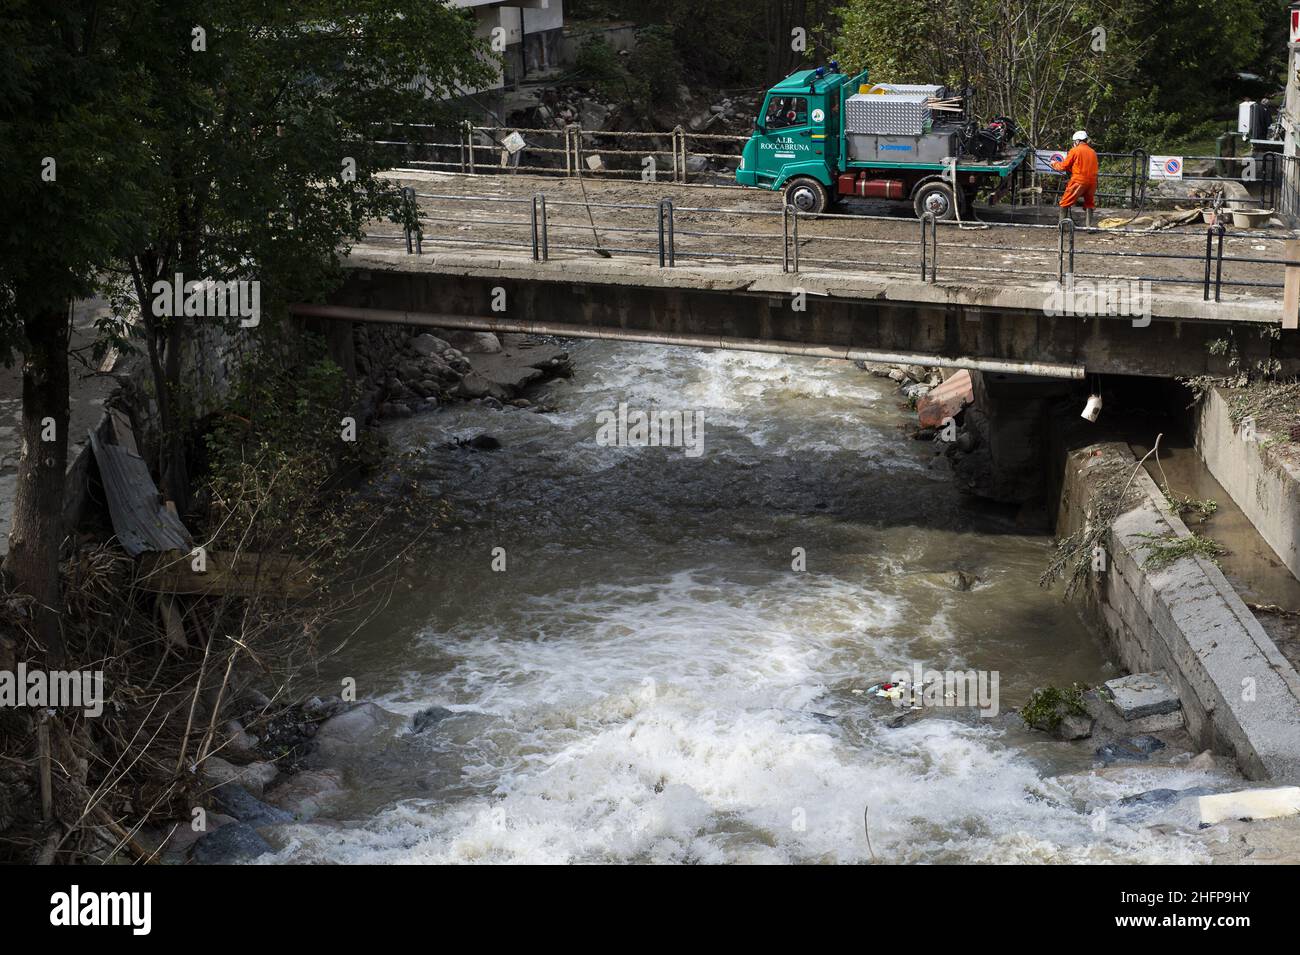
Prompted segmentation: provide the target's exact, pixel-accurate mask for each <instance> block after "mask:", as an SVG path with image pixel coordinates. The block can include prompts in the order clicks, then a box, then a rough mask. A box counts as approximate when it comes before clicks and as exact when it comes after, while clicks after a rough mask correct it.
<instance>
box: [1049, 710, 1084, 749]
mask: <svg viewBox="0 0 1300 955" xmlns="http://www.w3.org/2000/svg"><path fill="white" fill-rule="evenodd" d="M1092 725H1093V719H1092V717H1091V716H1080V715H1079V714H1078V713H1066V714H1064V715H1063V716H1062V717H1061V722H1059V723H1057V724H1056V728H1055V729H1054V730H1052V735H1053V736H1055V737H1056V738H1057V739H1059V740H1064V741H1066V742H1068V741H1070V740H1076V739H1087V738H1088V737H1089V736H1091V735H1092Z"/></svg>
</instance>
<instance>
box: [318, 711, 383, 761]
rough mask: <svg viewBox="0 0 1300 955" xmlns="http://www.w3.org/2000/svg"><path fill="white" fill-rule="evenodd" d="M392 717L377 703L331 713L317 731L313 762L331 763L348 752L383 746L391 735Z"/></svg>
mask: <svg viewBox="0 0 1300 955" xmlns="http://www.w3.org/2000/svg"><path fill="white" fill-rule="evenodd" d="M392 718H393V717H392V714H390V713H389V712H388V711H387V710H385V709H383V708H382V707H379V706H376V705H375V704H374V703H360V704H358V705H357V706H355V707H353V708H352V709H350V710H345V711H344V712H342V713H339V714H338V715H337V716H331V717H330V718H329V719H328V720H326V721H325V722H324V723H322V724H321V727H320V729H319V730H317V731H316V738H315V745H314V750H313V752H312V755H311V757H310V764H311V765H312V767H313V768H319V767H322V766H329V765H331V764H332V763H334V762H335V761H336V760H338V759H339V758H340V757H343V756H346V755H348V754H349V753H353V752H356V751H358V750H366V749H371V748H375V747H378V746H380V745H381V744H382V743H383V742H384V741H386V740H387V739H388V738H389V737H391V736H392V728H391V725H390V723H391V720H392Z"/></svg>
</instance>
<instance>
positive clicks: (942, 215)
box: [912, 182, 957, 219]
mask: <svg viewBox="0 0 1300 955" xmlns="http://www.w3.org/2000/svg"><path fill="white" fill-rule="evenodd" d="M912 208H913V209H915V210H916V217H917V218H918V219H919V218H921V216H923V215H925V214H926V213H927V212H933V213H934V217H935V218H936V219H955V218H956V217H957V200H956V199H955V198H954V197H953V194H952V189H951V187H949V185H948V184H947V183H946V182H927V183H923V184H922V185H921V188H919V189H917V190H916V194H915V195H914V196H912Z"/></svg>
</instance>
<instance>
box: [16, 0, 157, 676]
mask: <svg viewBox="0 0 1300 955" xmlns="http://www.w3.org/2000/svg"><path fill="white" fill-rule="evenodd" d="M131 7H133V5H132V4H128V3H94V2H88V0H87V2H78V0H42V2H26V0H4V2H0V35H3V36H4V44H3V46H0V208H3V209H4V212H5V228H4V230H3V233H0V244H2V248H3V254H0V358H2V359H3V360H4V362H5V363H6V364H11V363H12V362H13V360H14V358H15V357H16V356H19V355H21V357H22V362H23V365H22V368H23V402H22V439H23V440H22V458H21V461H20V463H19V474H18V485H17V493H16V498H15V501H14V505H13V520H12V525H11V530H10V535H9V553H8V555H7V557H6V559H5V570H6V571H7V572H8V573H9V574H10V575H11V576H12V578H13V583H14V586H15V587H16V589H17V590H19V591H21V592H23V593H26V594H29V595H31V596H32V597H34V598H35V613H34V615H35V621H36V624H37V633H38V636H39V638H40V639H41V642H42V643H43V644H44V649H45V650H46V651H47V652H48V653H49V654H50V656H51V657H52V658H54V659H59V658H61V657H62V656H63V639H62V635H61V632H60V629H59V623H58V616H57V610H58V606H59V589H58V560H59V549H60V544H61V542H62V540H63V536H64V527H63V503H64V502H63V486H64V472H65V470H66V467H67V448H68V338H69V330H70V329H69V324H70V316H71V312H72V305H73V302H74V301H75V300H77V299H79V298H84V297H86V296H89V295H91V294H92V293H93V292H95V290H96V288H97V287H98V285H99V276H100V270H101V268H102V267H103V266H104V265H105V264H106V263H107V262H108V261H110V260H111V257H112V255H113V254H114V252H115V251H116V250H119V249H121V248H122V247H123V245H124V241H125V239H126V237H127V236H126V234H127V231H128V223H129V222H130V221H131V219H132V217H133V216H135V215H137V214H138V213H139V210H140V209H141V208H143V205H144V203H145V200H146V194H145V190H146V188H147V186H148V182H149V178H148V173H147V163H148V155H147V151H146V150H145V149H144V148H143V147H142V145H141V137H140V133H139V130H140V129H141V128H142V125H143V123H144V122H145V121H146V120H147V118H148V114H147V110H146V104H145V94H146V92H147V85H146V84H147V78H146V77H144V76H143V75H142V74H141V72H140V71H139V70H137V69H134V68H132V67H131V66H130V64H126V63H124V62H123V61H122V59H121V47H122V42H123V38H124V37H127V36H129V35H130V33H131V31H132V30H133V29H134V28H135V24H136V22H137V21H136V19H135V16H134V14H133V12H132V10H131V9H130V8H131Z"/></svg>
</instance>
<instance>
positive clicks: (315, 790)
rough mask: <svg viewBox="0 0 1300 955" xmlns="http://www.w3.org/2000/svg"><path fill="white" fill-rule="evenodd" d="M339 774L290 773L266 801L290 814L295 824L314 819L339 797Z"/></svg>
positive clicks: (324, 771) (320, 771)
mask: <svg viewBox="0 0 1300 955" xmlns="http://www.w3.org/2000/svg"><path fill="white" fill-rule="evenodd" d="M343 792H344V789H343V773H342V772H341V771H340V770H337V769H304V770H303V771H302V772H300V773H294V774H293V775H292V776H290V777H288V778H287V779H286V780H285V781H284V782H282V783H281V784H280V785H278V786H276V787H275V789H274V790H272V791H271V793H270V794H269V795H267V797H266V798H267V801H268V802H271V803H273V804H274V805H276V806H279V807H280V808H281V809H283V810H285V811H286V812H291V813H293V816H294V818H295V819H297V820H298V821H299V822H306V821H307V820H309V819H312V818H313V817H315V816H316V815H317V814H318V813H319V812H320V811H321V810H322V809H324V808H325V807H326V806H327V805H328V804H329V803H330V802H332V801H334V800H336V799H338V798H339V797H340V796H342V795H343Z"/></svg>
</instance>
